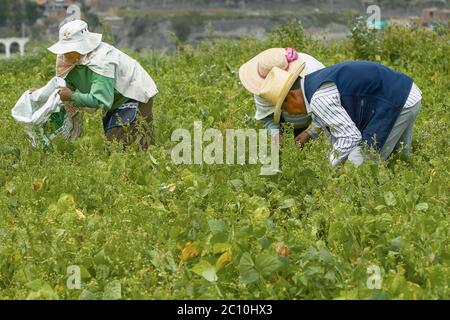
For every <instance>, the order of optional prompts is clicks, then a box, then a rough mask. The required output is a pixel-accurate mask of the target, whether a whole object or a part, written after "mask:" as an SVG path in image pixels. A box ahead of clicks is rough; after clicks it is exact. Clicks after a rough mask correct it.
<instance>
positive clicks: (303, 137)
mask: <svg viewBox="0 0 450 320" xmlns="http://www.w3.org/2000/svg"><path fill="white" fill-rule="evenodd" d="M309 140H311V136H310V135H309V133H308V132H307V131H303V132H302V133H300V134H299V135H298V136H296V137H295V143H297V144H299V145H304V144H305V143H307V142H308V141H309Z"/></svg>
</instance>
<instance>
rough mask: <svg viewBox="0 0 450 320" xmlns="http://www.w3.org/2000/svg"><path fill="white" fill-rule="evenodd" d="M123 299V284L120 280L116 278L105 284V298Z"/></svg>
mask: <svg viewBox="0 0 450 320" xmlns="http://www.w3.org/2000/svg"><path fill="white" fill-rule="evenodd" d="M120 299H122V285H121V284H120V281H119V280H114V281H111V282H110V283H108V284H107V285H106V286H105V291H104V292H103V300H120Z"/></svg>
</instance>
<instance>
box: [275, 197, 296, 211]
mask: <svg viewBox="0 0 450 320" xmlns="http://www.w3.org/2000/svg"><path fill="white" fill-rule="evenodd" d="M293 206H295V200H294V199H286V200H283V202H282V203H281V204H280V206H279V207H278V208H279V209H289V208H292V207H293Z"/></svg>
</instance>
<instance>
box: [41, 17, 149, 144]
mask: <svg viewBox="0 0 450 320" xmlns="http://www.w3.org/2000/svg"><path fill="white" fill-rule="evenodd" d="M49 51H51V52H52V53H54V54H56V55H57V63H56V73H57V76H60V77H63V78H65V80H66V83H67V87H64V88H60V96H61V100H63V101H65V102H70V103H71V104H72V105H73V106H74V107H75V108H83V109H85V108H87V109H90V110H96V109H103V110H104V116H103V128H104V131H105V135H106V137H107V138H108V139H109V140H118V141H120V142H123V143H124V144H131V143H137V144H139V145H140V146H141V147H143V148H144V149H145V148H148V147H149V145H151V144H153V143H154V136H153V113H152V106H153V97H154V96H155V95H156V94H157V93H158V89H157V88H156V85H155V83H154V81H153V79H152V78H151V77H150V75H148V73H147V72H146V71H145V70H144V69H143V68H142V66H141V65H140V64H139V63H138V62H137V61H136V60H134V59H132V58H130V57H129V56H128V55H126V54H125V53H123V52H121V51H120V50H118V49H116V48H114V47H113V46H111V45H109V44H107V43H105V42H102V35H101V34H98V33H92V32H90V31H89V29H88V25H87V23H86V22H84V21H82V20H75V21H72V22H69V23H67V24H65V25H63V26H62V27H61V29H60V31H59V41H58V42H57V43H56V44H54V45H53V46H51V47H50V48H49Z"/></svg>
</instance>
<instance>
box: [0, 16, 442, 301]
mask: <svg viewBox="0 0 450 320" xmlns="http://www.w3.org/2000/svg"><path fill="white" fill-rule="evenodd" d="M363 32H364V31H361V30H359V29H358V28H356V29H355V30H354V31H353V35H352V37H350V38H349V39H347V40H345V41H341V42H336V43H327V44H324V43H321V42H319V41H313V40H311V38H310V37H309V36H308V35H307V34H305V33H304V32H303V30H302V28H301V27H300V26H299V25H297V24H296V23H294V22H291V23H290V24H289V25H286V26H282V27H280V28H279V29H277V30H275V31H274V32H273V33H272V34H271V35H270V37H268V38H267V39H266V40H263V41H262V40H255V39H242V40H215V41H208V42H202V43H200V44H199V45H197V46H195V47H192V46H189V45H183V44H179V46H178V50H177V52H176V53H174V54H172V55H162V54H158V53H154V52H152V51H145V52H141V53H132V52H130V54H131V55H132V56H133V57H134V58H136V59H137V60H138V61H139V62H140V63H141V64H142V65H143V66H144V68H145V69H146V70H147V71H148V72H149V74H150V75H151V76H152V77H153V78H154V79H155V81H156V83H157V85H158V88H159V89H160V93H159V95H158V96H157V97H156V100H155V107H154V112H155V127H156V130H157V145H156V146H154V147H151V148H150V150H148V151H146V152H143V151H139V150H138V149H137V148H133V147H131V148H128V149H126V150H123V149H122V148H121V146H119V145H118V144H116V143H114V144H110V143H108V142H107V141H106V139H105V138H104V134H103V129H102V125H101V116H102V114H101V112H97V113H96V114H95V115H87V116H86V117H85V133H84V135H83V136H82V137H81V138H80V139H79V140H77V141H76V142H74V143H72V142H68V141H65V140H62V139H61V140H57V141H56V142H55V143H54V144H53V146H52V148H50V149H49V150H40V149H33V148H32V147H31V145H30V143H29V141H28V139H27V136H26V134H25V133H24V131H23V129H22V128H21V127H20V126H19V125H18V124H16V123H15V121H14V120H13V119H12V117H11V114H10V111H11V109H12V107H13V106H14V104H15V102H16V101H17V99H18V98H19V97H20V95H21V94H22V93H23V92H24V91H25V90H27V89H28V88H31V87H39V86H42V85H44V84H46V83H47V81H48V80H49V79H50V78H52V77H53V75H54V65H55V57H54V56H53V55H51V54H50V53H47V52H46V51H45V49H39V50H37V51H36V52H35V53H33V54H30V55H28V56H26V57H24V58H14V59H12V60H1V61H0V123H1V125H0V299H448V298H450V291H449V280H450V272H449V259H450V252H449V239H450V220H449V205H448V196H449V191H450V190H449V187H450V184H449V182H450V179H449V162H450V158H449V155H450V153H449V142H450V140H449V137H450V135H449V133H450V132H449V122H450V116H449V109H448V108H449V106H450V87H449V86H450V54H449V53H450V29H449V28H448V27H442V28H437V29H436V30H435V31H427V30H423V29H421V28H418V27H412V28H410V29H404V28H401V27H391V28H389V29H387V30H385V31H383V32H382V33H369V34H363ZM269 47H295V48H297V49H298V50H300V51H302V52H305V53H308V54H310V55H313V56H315V57H316V58H318V59H319V60H321V61H322V62H323V63H324V64H326V65H332V64H334V63H337V62H342V61H349V60H356V59H359V60H360V59H364V60H373V61H378V62H380V63H383V64H385V65H388V66H390V67H392V68H394V69H396V70H398V71H401V72H404V73H406V74H408V75H409V76H410V77H412V78H413V79H414V80H415V82H416V83H417V85H418V86H419V87H420V88H421V90H422V92H423V97H424V101H423V105H422V110H421V112H420V115H419V118H418V120H417V122H416V125H415V128H414V143H413V154H412V158H411V160H409V161H405V160H402V159H400V158H399V157H398V156H394V157H393V158H391V159H390V160H389V161H387V162H384V163H374V162H370V161H367V162H366V163H364V164H363V165H362V166H361V167H359V168H357V169H356V168H354V167H353V166H352V165H351V164H350V163H347V164H345V165H344V166H343V167H341V168H339V169H338V170H334V169H333V168H332V167H331V166H330V164H329V161H328V153H329V150H330V147H331V144H330V142H328V140H327V139H326V137H325V136H322V137H321V138H320V139H319V141H317V142H313V143H310V144H308V145H307V146H305V147H303V148H299V147H298V146H296V145H295V144H294V142H293V141H291V140H292V139H289V137H288V138H286V139H283V144H282V148H281V165H282V172H281V173H280V174H278V175H275V176H261V175H260V167H261V166H260V165H250V164H247V165H206V164H204V165H176V164H174V163H173V162H172V159H171V150H172V148H173V147H174V146H175V145H176V142H172V141H171V135H172V132H173V131H174V130H176V129H178V128H186V129H188V130H191V131H192V130H193V127H194V122H195V121H202V123H203V127H204V128H215V129H218V130H221V131H224V130H225V129H228V128H243V129H245V128H259V126H260V125H259V124H258V123H256V121H255V120H252V117H253V115H254V102H253V99H252V97H251V95H249V94H248V93H247V92H246V90H245V89H244V88H243V87H242V86H241V85H240V83H239V77H238V69H239V66H240V65H241V64H242V63H244V62H246V61H247V60H248V59H250V58H252V57H253V56H255V55H256V54H257V53H259V52H260V51H262V50H264V49H266V48H269ZM74 266H75V267H76V268H78V270H79V271H80V272H81V287H80V288H79V289H77V288H75V289H74V288H71V287H70V286H68V285H67V284H68V282H69V281H68V280H69V278H70V276H71V273H70V270H71V268H73V267H74Z"/></svg>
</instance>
